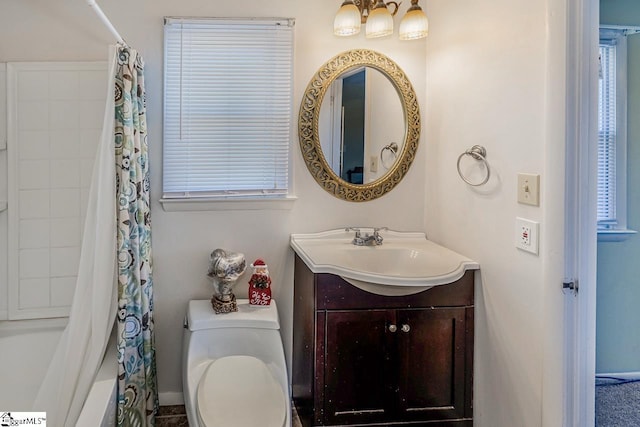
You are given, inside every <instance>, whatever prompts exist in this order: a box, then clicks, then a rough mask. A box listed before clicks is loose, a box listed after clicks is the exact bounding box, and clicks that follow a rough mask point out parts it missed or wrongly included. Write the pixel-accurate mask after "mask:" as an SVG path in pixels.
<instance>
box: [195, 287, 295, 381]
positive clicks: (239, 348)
mask: <svg viewBox="0 0 640 427" xmlns="http://www.w3.org/2000/svg"><path fill="white" fill-rule="evenodd" d="M237 304H238V311H237V312H233V313H224V314H215V313H214V311H213V308H212V307H211V302H210V301H209V300H193V301H189V307H188V310H187V316H186V319H185V334H184V343H183V346H184V349H183V350H184V351H183V358H184V359H183V362H187V363H186V365H187V366H188V367H190V368H191V369H194V368H195V369H197V366H198V365H200V364H203V363H204V364H207V365H208V364H209V363H210V362H211V361H213V360H215V359H218V358H220V357H225V356H233V355H246V356H254V357H257V358H258V359H260V360H262V361H263V362H264V363H265V364H266V365H267V366H268V367H269V368H270V369H274V370H275V372H274V375H276V377H277V376H278V375H282V374H283V372H280V371H281V370H282V369H284V370H286V367H285V366H284V349H283V346H282V339H281V337H280V322H279V321H278V309H277V306H276V303H275V301H274V300H272V301H271V305H269V306H251V305H249V302H248V300H243V299H239V300H238V301H237Z"/></svg>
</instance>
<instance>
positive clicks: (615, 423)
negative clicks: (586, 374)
mask: <svg viewBox="0 0 640 427" xmlns="http://www.w3.org/2000/svg"><path fill="white" fill-rule="evenodd" d="M631 426H633V427H637V426H640V381H629V382H625V381H617V380H613V379H605V378H597V379H596V427H631Z"/></svg>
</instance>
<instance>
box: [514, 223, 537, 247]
mask: <svg viewBox="0 0 640 427" xmlns="http://www.w3.org/2000/svg"><path fill="white" fill-rule="evenodd" d="M539 225H540V224H539V223H537V222H535V221H531V220H528V219H524V218H516V232H515V237H516V240H515V244H516V248H518V249H522V250H523V251H527V252H531V253H532V254H536V255H538V234H539Z"/></svg>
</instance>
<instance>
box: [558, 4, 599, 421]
mask: <svg viewBox="0 0 640 427" xmlns="http://www.w3.org/2000/svg"><path fill="white" fill-rule="evenodd" d="M599 8H600V5H599V2H598V0H568V3H567V43H566V45H567V50H566V55H567V69H566V72H567V75H566V82H567V84H566V87H567V98H566V112H567V113H566V171H565V177H566V180H565V267H564V270H565V277H566V278H567V279H566V280H565V282H570V281H573V282H574V283H576V285H577V286H578V292H573V291H571V290H565V293H566V295H565V319H564V320H565V322H564V323H565V340H564V341H565V352H564V354H565V359H564V366H565V369H564V372H565V379H564V383H565V390H564V395H565V402H564V408H565V411H564V422H563V425H564V426H565V427H592V426H593V425H594V423H595V349H596V346H595V344H596V343H595V335H596V322H595V320H596V261H597V238H598V237H597V213H596V206H597V202H596V201H597V174H595V173H593V172H594V171H596V170H597V145H598V144H597V141H598V138H597V135H598V129H597V123H598V112H597V105H598V25H599V12H600V11H599Z"/></svg>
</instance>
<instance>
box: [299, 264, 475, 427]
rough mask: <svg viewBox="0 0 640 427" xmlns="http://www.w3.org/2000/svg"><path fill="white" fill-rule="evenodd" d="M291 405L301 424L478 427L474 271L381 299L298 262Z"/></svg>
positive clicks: (306, 426)
mask: <svg viewBox="0 0 640 427" xmlns="http://www.w3.org/2000/svg"><path fill="white" fill-rule="evenodd" d="M294 287H295V296H294V298H295V300H294V325H293V378H292V392H293V399H294V403H295V405H296V408H297V410H298V414H299V416H300V419H301V421H302V423H303V425H304V427H308V426H339V425H371V426H400V425H412V426H420V425H424V426H443V427H444V426H469V427H470V426H472V424H473V423H472V388H473V272H472V271H467V272H466V274H465V275H464V276H463V277H462V278H460V279H459V280H458V281H456V282H454V283H452V284H449V285H446V286H436V287H434V288H431V289H429V290H427V291H423V292H420V293H418V294H414V295H408V296H381V295H376V294H372V293H369V292H366V291H363V290H361V289H358V288H356V287H354V286H352V285H350V284H349V283H347V282H345V281H344V280H343V279H342V278H340V277H339V276H335V275H331V274H314V273H312V272H311V271H310V270H309V269H308V267H307V266H306V265H305V264H304V262H302V260H300V259H299V258H298V257H297V256H296V265H295V285H294Z"/></svg>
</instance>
